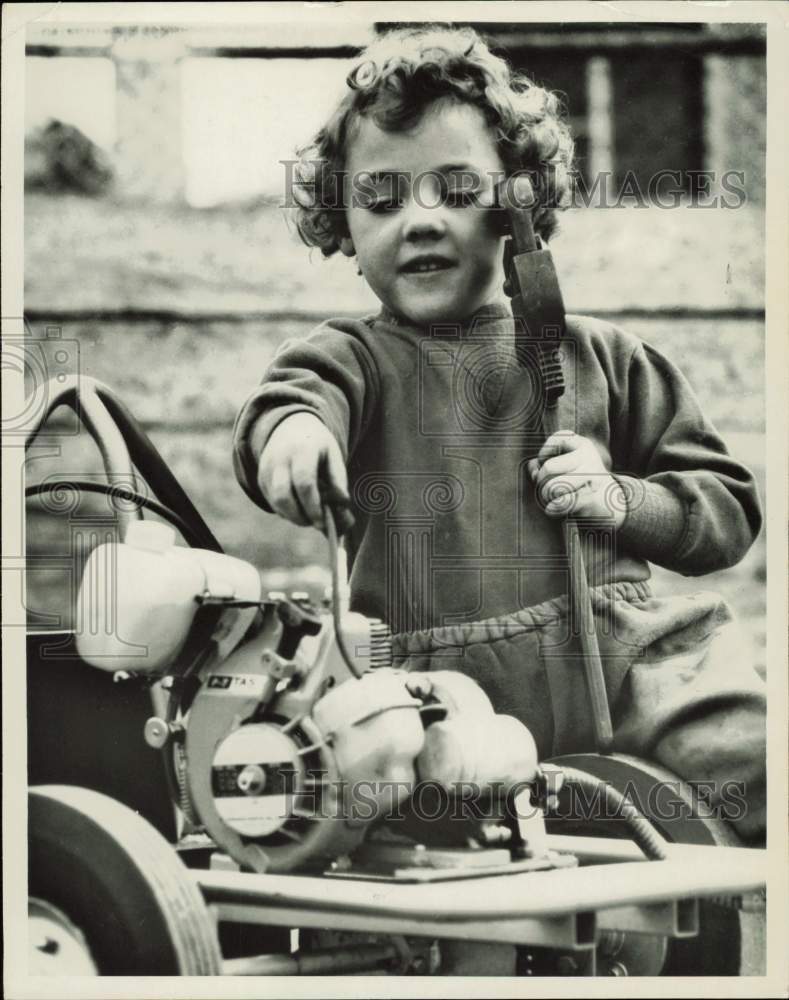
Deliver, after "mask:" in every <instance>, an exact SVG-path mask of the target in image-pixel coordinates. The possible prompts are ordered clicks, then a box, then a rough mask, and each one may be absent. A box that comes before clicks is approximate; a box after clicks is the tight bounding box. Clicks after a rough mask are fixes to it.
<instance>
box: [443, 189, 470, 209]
mask: <svg viewBox="0 0 789 1000" xmlns="http://www.w3.org/2000/svg"><path fill="white" fill-rule="evenodd" d="M476 200H477V194H476V192H475V191H469V189H468V188H450V189H449V190H448V191H447V193H446V204H447V205H448V206H449V207H450V208H467V207H468V206H470V205H474V204H475V203H476Z"/></svg>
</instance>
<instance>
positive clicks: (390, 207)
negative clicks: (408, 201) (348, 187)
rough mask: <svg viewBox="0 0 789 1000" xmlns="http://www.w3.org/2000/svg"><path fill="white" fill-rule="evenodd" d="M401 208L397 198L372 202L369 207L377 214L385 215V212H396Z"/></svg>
mask: <svg viewBox="0 0 789 1000" xmlns="http://www.w3.org/2000/svg"><path fill="white" fill-rule="evenodd" d="M400 207H401V205H400V202H399V201H398V200H397V198H379V199H378V200H377V201H373V202H370V204H369V205H368V208H369V210H370V211H371V212H375V213H377V214H383V213H384V212H396V211H397V209H398V208H400Z"/></svg>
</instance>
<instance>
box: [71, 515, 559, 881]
mask: <svg viewBox="0 0 789 1000" xmlns="http://www.w3.org/2000/svg"><path fill="white" fill-rule="evenodd" d="M111 584H112V586H111ZM113 588H114V589H115V593H114V595H113V600H112V601H111V602H107V604H108V607H111V610H112V614H113V627H112V628H110V627H106V626H107V623H106V622H105V623H104V626H101V627H99V628H97V629H94V630H92V631H86V632H84V633H83V634H82V635H81V636H80V640H79V643H80V654H81V655H82V657H83V658H84V659H86V660H87V661H88V662H91V663H93V664H94V665H96V666H98V667H101V668H103V669H112V670H114V671H118V670H122V671H124V672H125V673H134V674H136V675H137V676H140V677H142V678H144V679H145V680H146V681H147V682H148V683H150V684H151V686H152V689H153V692H154V699H155V701H158V703H159V704H160V705H161V712H160V713H159V714H157V715H155V716H154V717H152V718H151V719H149V721H148V723H147V725H146V729H145V739H146V741H147V742H148V744H149V745H150V746H152V747H155V748H157V749H159V750H161V751H162V752H163V753H164V754H165V758H166V761H167V765H168V771H169V773H170V775H171V779H172V780H171V783H172V792H173V796H174V798H175V800H176V804H177V805H178V806H179V808H180V809H181V811H182V813H183V815H184V817H185V818H186V820H187V822H188V823H189V824H190V825H191V828H193V829H203V830H205V832H206V833H207V834H209V835H210V837H211V839H212V840H213V841H214V842H215V844H216V845H217V847H218V848H219V849H220V850H222V851H224V852H226V853H227V854H228V855H229V856H230V857H231V858H232V859H233V860H234V862H235V863H236V864H237V865H238V866H239V867H241V868H243V869H246V870H252V871H257V872H284V871H293V870H305V869H310V870H315V869H316V868H318V869H326V868H327V867H328V866H332V865H334V866H335V867H336V866H337V864H338V863H340V864H342V863H344V860H343V859H348V858H349V857H350V858H353V857H362V856H364V854H365V850H366V851H367V853H368V854H369V850H370V844H371V843H376V844H377V845H378V847H377V850H376V851H375V854H376V857H377V858H378V859H379V860H380V859H381V858H382V857H388V858H390V859H391V858H395V859H398V858H399V862H398V863H403V859H404V858H405V859H406V861H405V863H406V864H412V863H414V858H415V857H416V858H417V861H418V860H419V858H421V859H422V860H424V858H425V855H424V854H423V855H419V856H417V855H415V854H414V850H413V846H414V844H415V843H417V842H418V843H419V844H420V848H421V849H424V845H425V844H427V845H434V846H439V847H444V848H449V849H452V848H455V849H457V848H461V849H467V848H469V847H471V848H476V849H477V850H480V849H484V848H493V849H494V851H493V854H494V855H495V856H494V860H495V857H498V858H499V860H504V857H503V855H502V847H503V846H504V847H505V848H506V850H507V853H506V860H507V861H509V860H510V858H511V852H513V851H517V852H519V853H520V856H521V857H524V858H532V859H534V858H535V857H537V858H540V857H541V858H543V859H544V858H545V857H546V852H545V850H544V847H543V846H542V845H541V843H540V840H541V836H542V835H543V834H544V826H542V821H541V814H540V815H538V822H537V823H536V824H535V822H534V816H535V811H534V810H533V809H531V810H529V809H527V810H525V811H522V812H523V815H524V817H527V818H522V819H519V818H518V817H519V816H520V815H521V811H519V810H513V809H512V808H511V807H512V804H513V803H512V800H513V797H514V796H516V795H517V796H520V800H521V802H523V799H524V797H525V798H526V801H527V804H528V801H529V796H530V788H531V784H530V783H533V782H534V781H535V778H536V777H537V774H538V768H537V755H536V747H535V745H534V741H533V739H532V737H531V734H530V733H529V732H528V730H527V729H526V728H525V727H524V726H523V725H522V724H521V723H520V722H519V721H518V720H516V719H514V718H511V717H509V716H502V715H497V714H496V713H495V712H494V710H493V707H492V706H491V703H490V701H489V700H488V698H487V696H486V695H485V694H484V692H483V691H482V690H481V688H479V686H478V685H477V684H476V683H475V682H474V681H472V680H471V679H470V678H468V677H465V676H464V675H462V674H460V673H457V672H454V671H435V672H430V673H413V672H411V673H409V672H406V671H403V670H399V669H396V668H395V667H393V666H392V643H391V636H390V633H389V630H388V628H387V627H386V626H385V625H384V624H383V623H382V622H380V621H377V620H375V619H370V618H367V617H365V616H363V615H359V614H356V613H353V612H351V611H349V610H348V607H347V586H346V585H344V584H343V583H340V584H339V585H337V584H336V585H335V590H334V593H333V594H332V596H331V598H330V599H327V601H326V602H324V604H323V605H322V606H316V605H314V604H313V603H311V602H310V601H309V599H308V598H307V596H306V595H292V596H291V597H290V598H287V597H286V596H285V595H284V594H270V595H268V596H267V597H266V598H263V596H262V595H261V593H260V581H259V576H258V574H257V572H256V571H255V570H254V568H253V567H252V566H250V565H249V564H247V563H244V562H243V561H242V560H238V559H233V558H231V557H229V556H224V555H222V554H218V553H213V552H204V551H202V550H196V549H185V548H183V547H178V546H175V545H174V536H173V534H172V532H171V531H170V529H167V528H165V527H164V526H163V525H160V524H157V523H153V522H143V521H140V522H137V523H136V524H133V525H132V526H131V527H130V529H129V531H128V533H127V536H126V539H125V541H124V543H122V544H112V545H107V546H100V547H99V548H98V549H96V550H94V552H93V553H92V554H91V556H90V558H89V560H88V563H87V565H86V569H85V573H84V576H83V581H82V588H81V594H80V601H81V603H82V604H83V605H86V606H87V605H88V604H90V602H91V601H92V607H93V610H94V612H95V606H96V600H95V595H96V594H107V593H109V592H110V591H111V590H112V589H113ZM99 604H101V602H99ZM99 617H101V615H99ZM459 789H461V790H462V794H463V795H464V796H468V794H469V791H470V790H471V791H472V792H473V793H474V795H475V796H476V799H477V801H476V802H475V807H476V808H475V810H473V811H472V814H471V815H468V816H462V817H459V816H458V812H457V810H450V809H449V808H447V807H448V806H449V804H450V802H451V801H452V800H453V799H455V798H456V797H457V795H458V790H459ZM415 790H418V791H419V801H420V802H421V803H422V805H423V806H424V805H425V802H432V805H430V808H429V809H425V808H422V809H421V810H420V809H419V808H416V807H415V799H416V797H415ZM436 800H438V807H439V808H440V806H441V802H442V801H443V805H444V808H443V813H442V816H449V815H450V814H451V816H452V822H451V823H450V822H442V821H441V819H440V818H439V819H437V818H436V817H437V808H436ZM426 814H429V815H428V816H427V818H426ZM527 827H528V829H527ZM363 845H365V847H364V850H363V849H362V847H363ZM496 849H497V851H498V853H496ZM488 853H489V854H490V851H488ZM338 859H340V860H339V862H338Z"/></svg>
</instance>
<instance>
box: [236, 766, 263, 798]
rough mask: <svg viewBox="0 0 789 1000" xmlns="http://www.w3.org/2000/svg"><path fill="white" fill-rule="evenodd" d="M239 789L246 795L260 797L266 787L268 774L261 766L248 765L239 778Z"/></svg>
mask: <svg viewBox="0 0 789 1000" xmlns="http://www.w3.org/2000/svg"><path fill="white" fill-rule="evenodd" d="M238 787H239V788H240V789H241V791H242V792H244V794H245V795H260V793H261V792H262V791H263V789H264V788H265V787H266V772H265V771H264V770H263V768H262V767H260V765H259V764H247V766H246V767H245V768H244V769H243V771H242V772H241V774H239V776H238Z"/></svg>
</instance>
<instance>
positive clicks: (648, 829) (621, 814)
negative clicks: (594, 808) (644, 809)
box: [561, 767, 668, 861]
mask: <svg viewBox="0 0 789 1000" xmlns="http://www.w3.org/2000/svg"><path fill="white" fill-rule="evenodd" d="M561 774H562V775H563V776H564V783H565V784H566V785H575V786H576V787H577V788H580V789H582V790H583V791H585V792H592V793H597V792H602V793H603V795H604V796H605V804H606V807H607V811H608V810H609V809H610V810H611V813H612V815H615V816H617V817H618V818H621V819H623V820H624V821H625V822H626V823H627V825H628V827H629V829H630V833H631V835H632V838H633V840H634V841H635V842H636V844H638V846H639V847H640V848H641V850H642V851H643V852H644V854H645V855H646V857H648V858H649V860H650V861H665V860H666V859H667V858H668V851H667V849H666V841H665V840H664V839H663V838H662V837H661V836H660V834H659V833H658V832H657V830H656V829H655V828H654V827H653V826H652V824H651V823H650V822H649V820H648V819H647V818H646V817H645V816H643V815H642V814H641V813H640V812H639V811H638V809H636V807H635V806H634V805H633V803H632V802H631V801H630V800H629V799H627V798H626V797H625V796H624V795H622V793H621V792H618V791H617V790H616V789H615V788H614V787H613V785H609V784H608V782H606V781H602V780H601V779H600V778H596V777H595V776H594V775H593V774H588V773H587V772H586V771H579V770H577V769H576V768H574V767H563V768H561ZM606 814H607V812H606Z"/></svg>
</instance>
